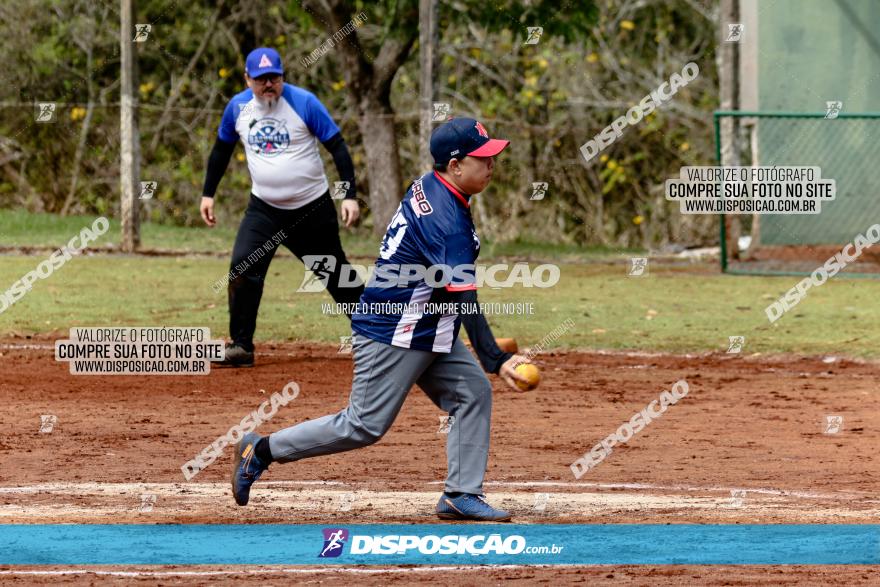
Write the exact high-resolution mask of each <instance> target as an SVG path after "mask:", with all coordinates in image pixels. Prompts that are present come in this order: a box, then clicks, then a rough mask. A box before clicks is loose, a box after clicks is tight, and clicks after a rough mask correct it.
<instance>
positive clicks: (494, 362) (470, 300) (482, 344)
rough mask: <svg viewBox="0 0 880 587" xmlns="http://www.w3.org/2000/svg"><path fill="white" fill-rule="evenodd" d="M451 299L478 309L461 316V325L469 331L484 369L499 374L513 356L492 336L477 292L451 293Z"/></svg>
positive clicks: (472, 290)
mask: <svg viewBox="0 0 880 587" xmlns="http://www.w3.org/2000/svg"><path fill="white" fill-rule="evenodd" d="M451 297H452V299H453V301H455V302H458V303H459V304H467V305H468V306H471V307H470V308H469V310H474V308H476V311H468V312H465V313H463V314H462V315H461V324H462V325H463V326H464V329H465V330H466V331H467V334H468V338H469V339H470V340H471V345H472V346H473V347H474V351H476V353H477V357H478V358H479V359H480V364H481V365H483V369H485V370H486V372H487V373H495V374H497V373H498V371H499V370H500V369H501V365H503V364H504V363H505V362H507V360H508V359H510V357H512V356H513V355H512V354H510V353H505V352H504V351H502V350H501V349H500V348H498V344H497V343H496V342H495V337H494V336H493V335H492V328H490V327H489V323H488V322H487V321H486V317H485V316H484V315H483V312H481V311H480V306H479V304H478V303H477V291H476V290H475V289H471V290H465V291H457V292H451Z"/></svg>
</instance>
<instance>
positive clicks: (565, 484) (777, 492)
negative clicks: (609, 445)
mask: <svg viewBox="0 0 880 587" xmlns="http://www.w3.org/2000/svg"><path fill="white" fill-rule="evenodd" d="M443 483H444V482H443V481H429V482H428V484H430V485H442V484H443ZM483 485H491V486H497V487H595V488H598V489H647V490H661V491H720V492H723V493H729V492H731V491H745V492H747V493H760V494H764V495H783V496H785V495H790V496H792V497H805V498H813V499H840V498H842V497H869V496H871V497H873V496H874V495H875V494H873V493H867V492H863V493H859V492H851V491H850V492H840V493H812V492H808V491H799V490H786V489H765V488H752V487H714V486H710V487H692V486H689V485H653V484H651V483H591V482H589V481H584V482H581V481H578V482H566V481H486V482H485V483H484V484H483Z"/></svg>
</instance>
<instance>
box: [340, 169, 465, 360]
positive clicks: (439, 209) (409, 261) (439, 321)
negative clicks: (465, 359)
mask: <svg viewBox="0 0 880 587" xmlns="http://www.w3.org/2000/svg"><path fill="white" fill-rule="evenodd" d="M479 254H480V239H479V238H478V237H477V233H476V230H475V229H474V222H473V219H472V218H471V211H470V196H469V195H466V194H462V193H460V192H459V191H457V190H456V189H455V188H454V187H453V186H452V185H450V184H449V183H448V182H446V181H445V180H444V179H443V178H442V177H440V175H438V174H437V173H436V172H431V173H427V174H425V175H423V176H422V177H421V178H419V179H417V180H416V181H415V182H413V184H412V186H410V188H409V190H407V192H406V195H405V196H404V198H403V200H402V201H401V203H400V205H399V206H398V208H397V212H396V213H395V214H394V217H393V218H392V219H391V222H390V223H389V224H388V229H387V231H386V233H385V237H384V239H383V240H382V244H381V247H380V249H379V258H378V259H377V260H376V265H375V268H374V271H373V277H372V278H371V279H370V281H369V283H367V286H366V287H365V288H364V293H363V295H362V296H361V299H360V305H359V309H358V312H356V313H354V314H353V315H352V318H351V325H352V329H353V330H354V332H355V333H357V334H360V335H362V336H365V337H367V338H370V339H372V340H376V341H379V342H383V343H385V344H390V345H393V346H397V347H403V348H410V349H417V350H423V351H433V352H438V353H448V352H450V351H451V350H452V344H453V343H454V342H455V339H456V337H457V336H458V330H459V328H460V326H461V318H460V316H459V313H458V312H436V313H423V312H422V311H420V308H424V306H425V304H430V305H435V304H438V305H439V304H444V303H447V304H448V303H449V302H450V301H451V300H450V296H449V293H448V292H454V291H462V290H469V289H477V285H476V277H475V263H476V261H477V256H478V255H479ZM401 266H419V267H424V268H425V269H426V270H428V271H429V272H426V274H425V276H424V277H422V278H418V277H416V276H415V272H414V271H410V272H409V273H408V277H409V276H412V278H409V279H398V280H394V279H393V277H391V278H389V276H394V275H396V274H397V273H396V272H400V273H401V274H404V273H406V271H401V270H400V267H401ZM443 267H445V268H448V270H447V269H444V268H443ZM432 268H437V271H436V272H435V273H433V275H432V274H431V273H430V271H432V270H433V269H432ZM444 271H445V277H441V274H442V272H444ZM377 277H378V279H377ZM389 282H394V283H395V286H394V287H387V285H388V283H389ZM383 286H384V287H383ZM440 307H441V308H442V306H440ZM386 308H406V309H405V310H404V311H401V312H389V311H384V310H385V309H386Z"/></svg>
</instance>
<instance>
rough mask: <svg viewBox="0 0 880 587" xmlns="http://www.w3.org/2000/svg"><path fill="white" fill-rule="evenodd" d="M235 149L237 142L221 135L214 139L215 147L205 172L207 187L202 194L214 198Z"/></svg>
mask: <svg viewBox="0 0 880 587" xmlns="http://www.w3.org/2000/svg"><path fill="white" fill-rule="evenodd" d="M234 150H235V143H234V142H233V143H227V142H226V141H224V140H222V139H221V138H220V137H217V140H216V141H214V148H213V149H211V155H210V156H209V157H208V170H207V171H206V172H205V187H204V188H203V189H202V196H204V197H206V198H213V197H214V193H215V192H216V191H217V186H218V185H220V180H221V179H222V178H223V174H224V173H226V168H227V167H229V160H230V159H232V152H233V151H234Z"/></svg>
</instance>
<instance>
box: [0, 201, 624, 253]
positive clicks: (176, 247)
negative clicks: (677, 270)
mask: <svg viewBox="0 0 880 587" xmlns="http://www.w3.org/2000/svg"><path fill="white" fill-rule="evenodd" d="M94 220H95V216H66V217H61V216H57V215H55V214H33V213H29V212H24V211H20V210H0V247H60V246H62V245H63V244H66V243H67V241H68V240H69V239H70V238H71V237H72V236H73V235H75V234H78V233H79V231H80V230H82V229H83V228H84V227H86V226H91V224H92V222H93V221H94ZM237 229H238V225H237V224H229V225H219V224H218V225H217V226H215V227H213V228H208V227H206V226H198V227H192V228H185V227H179V226H166V225H161V224H153V223H145V224H143V225H142V226H141V247H142V248H143V249H147V250H160V251H181V252H189V253H206V254H220V255H222V256H228V255H229V252H230V251H231V250H232V244H233V243H234V242H235V233H236V230H237ZM119 235H120V228H119V222H118V221H116V220H111V221H110V230H109V231H108V232H107V233H106V234H105V235H103V236H102V237H101V238H100V239H99V240H98V241H97V242H96V243H95V246H96V247H98V248H105V247H107V246H111V245H112V246H114V247H118V246H119ZM340 237H341V238H342V243H343V246H344V248H345V251H346V254H347V255H348V256H349V257H353V258H366V259H370V260H371V261H372V260H373V259H375V257H376V254H377V252H378V250H379V244H378V243H379V239H378V238H377V237H376V236H375V235H372V234H370V233H369V231H367V230H366V229H363V228H359V229H356V230H347V229H343V230H341V231H340ZM626 252H633V253H636V252H637V251H628V250H623V249H615V250H612V249H608V248H603V247H590V248H583V247H577V246H574V245H556V244H548V243H535V242H521V241H517V242H510V243H492V242H488V241H486V242H484V243H483V250H482V257H481V258H485V259H490V258H497V257H518V258H520V257H521V258H536V257H537V258H547V259H556V260H567V261H572V262H574V261H583V260H597V259H609V258H613V257H614V256H617V255H620V254H621V253H626Z"/></svg>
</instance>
